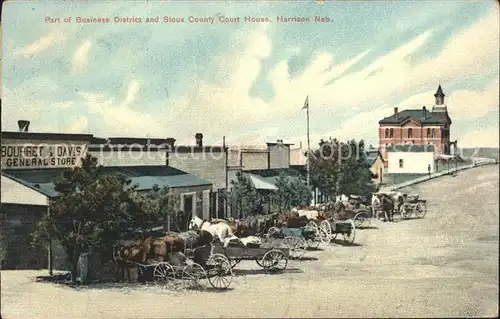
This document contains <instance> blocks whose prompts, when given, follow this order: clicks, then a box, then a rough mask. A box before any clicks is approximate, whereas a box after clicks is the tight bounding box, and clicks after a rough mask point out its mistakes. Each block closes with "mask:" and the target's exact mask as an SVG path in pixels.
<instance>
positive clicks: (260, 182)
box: [248, 174, 278, 191]
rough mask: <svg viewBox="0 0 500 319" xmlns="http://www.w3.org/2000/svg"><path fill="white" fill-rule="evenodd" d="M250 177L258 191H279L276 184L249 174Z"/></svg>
mask: <svg viewBox="0 0 500 319" xmlns="http://www.w3.org/2000/svg"><path fill="white" fill-rule="evenodd" d="M248 177H249V178H250V182H251V183H252V185H253V186H254V187H255V188H256V189H261V190H272V191H276V190H278V187H276V185H274V183H272V182H269V181H267V180H265V179H264V178H262V177H260V176H258V175H254V174H248Z"/></svg>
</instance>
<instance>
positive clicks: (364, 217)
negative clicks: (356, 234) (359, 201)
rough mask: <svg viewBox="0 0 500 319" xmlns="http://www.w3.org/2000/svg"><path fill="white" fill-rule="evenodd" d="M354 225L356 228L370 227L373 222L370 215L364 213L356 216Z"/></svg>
mask: <svg viewBox="0 0 500 319" xmlns="http://www.w3.org/2000/svg"><path fill="white" fill-rule="evenodd" d="M354 225H356V228H361V227H370V225H371V220H370V217H369V216H368V213H367V212H364V211H363V212H359V213H357V214H356V216H354Z"/></svg>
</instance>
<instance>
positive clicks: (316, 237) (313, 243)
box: [306, 230, 321, 249]
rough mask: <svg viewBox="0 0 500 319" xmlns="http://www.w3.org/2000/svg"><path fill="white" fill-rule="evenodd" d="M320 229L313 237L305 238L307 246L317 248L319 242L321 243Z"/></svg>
mask: <svg viewBox="0 0 500 319" xmlns="http://www.w3.org/2000/svg"><path fill="white" fill-rule="evenodd" d="M319 233H320V231H319V230H317V231H316V233H315V234H314V235H313V237H310V238H307V240H306V242H307V247H308V248H312V249H317V248H318V247H319V244H321V237H320V234H319Z"/></svg>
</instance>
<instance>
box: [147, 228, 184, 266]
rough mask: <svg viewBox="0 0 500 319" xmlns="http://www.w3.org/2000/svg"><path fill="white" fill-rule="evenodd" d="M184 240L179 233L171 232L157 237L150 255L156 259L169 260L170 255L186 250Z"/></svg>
mask: <svg viewBox="0 0 500 319" xmlns="http://www.w3.org/2000/svg"><path fill="white" fill-rule="evenodd" d="M184 247H185V245H184V240H183V239H182V237H180V236H179V235H177V234H170V235H166V236H163V237H159V238H155V239H154V241H153V243H152V248H153V249H151V251H150V254H149V255H150V257H152V259H153V260H155V261H164V260H168V255H169V254H171V253H174V252H182V251H184Z"/></svg>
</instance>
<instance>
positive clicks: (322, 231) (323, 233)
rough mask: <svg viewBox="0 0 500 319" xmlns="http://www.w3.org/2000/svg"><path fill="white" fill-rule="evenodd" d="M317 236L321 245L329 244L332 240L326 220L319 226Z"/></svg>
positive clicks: (330, 230)
mask: <svg viewBox="0 0 500 319" xmlns="http://www.w3.org/2000/svg"><path fill="white" fill-rule="evenodd" d="M319 235H320V240H321V243H323V244H329V243H330V241H331V240H332V226H331V225H330V222H329V221H328V220H323V221H321V223H320V224H319Z"/></svg>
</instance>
